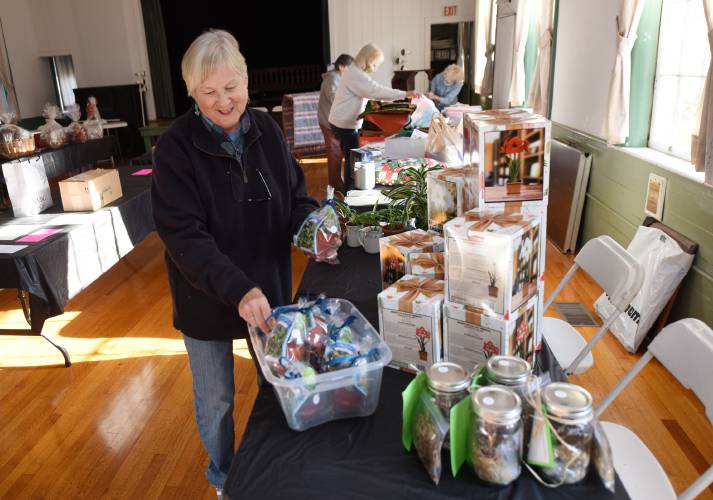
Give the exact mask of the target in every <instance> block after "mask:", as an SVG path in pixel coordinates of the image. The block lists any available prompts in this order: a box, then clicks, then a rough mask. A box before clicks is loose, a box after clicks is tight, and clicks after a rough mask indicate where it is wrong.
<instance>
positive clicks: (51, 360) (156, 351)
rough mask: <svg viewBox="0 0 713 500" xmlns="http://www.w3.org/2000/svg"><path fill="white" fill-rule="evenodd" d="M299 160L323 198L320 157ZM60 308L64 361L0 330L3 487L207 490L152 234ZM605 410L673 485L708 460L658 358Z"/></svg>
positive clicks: (612, 348)
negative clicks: (67, 360)
mask: <svg viewBox="0 0 713 500" xmlns="http://www.w3.org/2000/svg"><path fill="white" fill-rule="evenodd" d="M304 167H305V172H306V174H307V177H308V181H309V184H310V187H311V191H312V193H313V194H314V195H315V196H318V195H319V196H320V199H321V193H320V187H321V186H323V185H324V183H325V182H326V172H325V166H324V162H323V161H316V162H315V161H312V162H304ZM547 259H548V260H547V273H546V277H547V283H546V288H547V293H549V292H550V291H551V290H552V289H553V287H554V284H556V283H557V282H558V281H559V279H560V278H561V276H562V275H563V274H564V272H565V271H566V269H567V268H568V267H569V265H570V262H571V259H570V258H569V257H566V256H563V255H561V254H559V253H558V252H557V251H556V250H555V249H554V248H553V247H549V248H548V255H547ZM294 261H295V269H294V273H293V274H295V276H296V278H299V277H300V276H301V274H302V271H303V270H304V266H305V263H306V261H305V259H304V258H302V257H301V256H299V255H296V256H295V259H294ZM295 281H298V279H296V280H295ZM599 293H600V292H599V290H598V288H597V287H596V285H595V284H594V283H592V282H590V281H588V280H587V279H585V278H584V277H583V276H581V275H577V276H576V277H575V278H574V280H573V282H572V284H571V286H569V287H568V288H567V289H566V290H565V292H564V293H563V295H562V296H561V298H562V300H572V301H582V302H584V303H585V304H586V305H587V306H588V307H590V309H591V304H592V303H593V301H594V300H595V299H596V298H597V296H598V295H599ZM66 311H67V312H66V313H65V314H63V315H62V316H59V317H56V318H53V319H51V320H49V321H48V322H47V324H46V326H45V331H46V333H48V334H49V335H50V336H51V337H53V338H55V339H56V340H58V341H59V342H60V343H61V344H63V345H64V346H65V347H67V348H68V349H69V351H70V353H71V355H72V359H73V361H74V366H73V367H72V368H69V369H66V368H63V367H62V365H61V359H62V358H61V356H60V355H59V353H58V352H57V351H56V350H55V349H54V348H53V347H52V346H50V344H49V343H47V342H46V341H45V340H43V339H41V338H39V337H2V336H0V498H13V499H14V498H22V499H25V498H66V499H75V498H126V499H135V498H171V499H174V498H214V496H215V495H214V492H213V491H212V489H211V488H210V487H209V486H208V484H207V483H206V481H205V480H204V476H203V470H204V468H205V466H206V457H205V455H204V453H203V451H202V449H201V444H200V441H199V439H198V434H197V431H196V427H195V423H194V420H193V401H192V391H191V376H190V371H189V368H188V362H187V358H186V353H185V348H184V345H183V343H182V341H181V338H180V336H179V335H178V333H177V332H176V331H174V330H173V328H172V327H171V303H170V298H169V292H168V286H167V282H166V276H165V272H164V267H163V257H162V246H161V243H160V241H159V240H158V238H156V236H155V235H152V236H150V237H149V238H147V239H146V240H145V241H144V242H143V243H142V244H140V245H139V246H138V247H137V248H136V249H135V250H134V251H132V252H131V253H130V254H129V255H128V256H127V257H126V258H125V259H123V260H122V261H121V262H119V263H118V264H117V265H115V266H114V267H113V268H112V269H111V270H110V271H108V272H107V273H106V274H104V275H103V276H102V277H101V278H100V279H99V280H97V281H96V282H95V283H94V284H93V285H92V286H91V287H90V288H89V289H87V290H85V291H84V292H82V293H81V294H80V295H79V296H78V297H76V298H75V299H73V300H72V301H70V303H69V304H68V305H67V308H66ZM548 314H554V313H553V312H549V313H548ZM25 326H26V325H25V323H24V319H23V316H22V312H21V310H20V309H19V306H18V303H17V301H16V299H15V292H14V291H11V290H4V291H0V328H3V329H8V328H25ZM582 330H583V332H584V333H585V334H591V333H593V329H582ZM235 355H236V374H235V381H236V388H237V395H236V428H237V429H236V434H237V436H238V440H239V439H240V436H241V435H242V433H243V431H244V428H245V424H246V421H247V417H248V415H249V413H250V409H251V406H252V402H253V400H254V398H255V394H256V388H255V381H254V379H255V373H254V369H253V365H252V363H251V361H250V360H249V357H248V352H247V349H246V346H245V344H244V343H243V342H236V344H235ZM636 359H637V358H636V357H635V356H632V355H629V354H627V353H626V352H625V351H624V350H623V349H622V348H621V347H620V346H619V344H618V343H617V341H616V340H615V339H614V338H613V337H611V336H607V337H606V338H605V339H604V340H603V341H602V342H601V343H600V344H599V345H598V346H597V348H596V349H595V366H594V368H593V369H591V370H590V371H589V372H587V373H586V374H585V375H583V376H579V377H575V378H574V382H577V383H580V384H582V385H584V386H585V387H586V388H588V389H589V390H590V391H591V392H592V394H593V396H594V398H595V400H597V401H598V400H600V399H601V398H602V396H603V395H604V394H606V393H607V392H608V391H609V390H610V389H611V388H612V387H613V386H614V385H615V383H616V381H617V379H618V378H619V377H620V376H621V375H622V374H623V373H624V371H625V370H627V369H628V368H629V367H630V366H631V365H632V364H633V363H634V362H635V361H636ZM604 417H605V420H611V421H614V422H619V423H622V424H624V425H626V426H627V427H629V428H631V429H633V430H634V431H636V433H637V434H638V435H639V436H640V437H641V439H642V440H643V441H644V442H645V443H646V444H647V445H648V446H649V447H650V448H651V449H652V451H653V452H654V453H655V454H656V456H657V457H658V458H659V460H660V461H661V463H662V465H663V466H664V468H665V470H666V472H667V473H668V474H669V477H670V478H671V480H672V482H673V484H674V487H675V489H676V491H679V492H680V491H682V489H683V488H684V487H685V486H686V485H687V484H688V483H690V482H691V481H692V480H693V478H695V477H696V476H697V475H698V474H700V473H701V472H702V471H703V470H704V469H705V468H706V467H707V466H708V464H711V463H713V428H711V425H710V423H709V422H708V420H707V419H706V418H705V416H704V413H703V408H702V406H701V405H700V404H699V403H698V401H697V400H696V399H695V397H694V396H693V395H692V394H691V393H690V392H689V391H687V390H685V389H683V388H682V387H681V386H680V385H679V384H678V383H677V382H675V380H673V379H672V377H671V376H670V375H668V373H667V372H666V371H665V370H664V369H663V368H662V367H661V366H660V365H659V364H658V363H657V362H654V363H653V364H652V366H649V367H648V368H647V369H646V370H645V371H644V373H643V376H640V377H639V378H638V379H637V380H636V381H635V382H634V383H633V384H632V385H631V386H630V388H629V389H628V390H627V391H626V392H624V394H623V395H622V396H621V397H620V398H619V399H618V400H617V402H616V403H615V404H614V405H613V406H612V407H611V408H610V409H609V410H608V411H607V412H606V413H605V415H604ZM642 480H645V478H642ZM701 498H708V499H713V493H711V490H708V491H706V493H705V495H704V496H703V497H701Z"/></svg>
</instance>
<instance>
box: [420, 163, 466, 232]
mask: <svg viewBox="0 0 713 500" xmlns="http://www.w3.org/2000/svg"><path fill="white" fill-rule="evenodd" d="M426 182H427V189H426V196H427V203H428V228H429V229H431V230H433V231H438V232H441V231H443V224H445V223H446V222H448V221H449V220H451V219H453V218H454V217H458V216H460V215H463V213H465V212H467V211H468V210H470V209H472V208H477V207H478V182H479V181H478V169H476V168H472V167H463V168H446V169H444V170H435V171H433V172H429V173H428V176H427V177H426Z"/></svg>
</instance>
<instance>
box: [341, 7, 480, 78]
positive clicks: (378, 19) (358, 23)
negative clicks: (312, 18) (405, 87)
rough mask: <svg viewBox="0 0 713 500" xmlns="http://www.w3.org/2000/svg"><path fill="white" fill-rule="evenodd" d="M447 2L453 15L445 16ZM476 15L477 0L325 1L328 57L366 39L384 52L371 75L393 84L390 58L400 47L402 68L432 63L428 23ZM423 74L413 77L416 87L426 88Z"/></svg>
mask: <svg viewBox="0 0 713 500" xmlns="http://www.w3.org/2000/svg"><path fill="white" fill-rule="evenodd" d="M447 5H456V6H457V14H458V15H457V16H448V17H444V16H443V8H444V7H445V6H447ZM474 20H475V0H329V37H330V49H331V60H332V61H334V60H335V59H336V58H337V56H339V54H342V53H348V54H351V55H352V56H354V55H356V53H357V52H359V49H360V48H361V47H362V46H364V45H366V44H367V43H375V44H376V45H378V46H379V47H380V48H381V50H383V51H384V63H383V64H382V65H381V66H380V67H379V69H378V70H377V71H376V72H375V73H374V78H375V79H376V80H377V81H378V82H380V83H382V84H384V85H391V77H392V75H393V72H394V70H395V69H397V67H396V65H395V64H394V60H395V59H396V57H397V56H398V53H399V51H400V50H401V49H406V50H407V51H409V52H410V54H408V55H407V56H406V66H405V69H426V68H428V67H430V50H429V49H430V25H431V24H438V23H456V22H461V21H474ZM425 80H426V78H425V75H423V74H420V75H419V76H418V77H417V80H416V83H417V86H416V88H417V90H421V91H423V90H425Z"/></svg>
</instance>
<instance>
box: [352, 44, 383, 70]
mask: <svg viewBox="0 0 713 500" xmlns="http://www.w3.org/2000/svg"><path fill="white" fill-rule="evenodd" d="M382 62H384V53H383V52H382V51H381V49H380V48H379V47H377V46H376V45H374V44H371V43H367V44H366V45H364V46H363V47H362V48H361V50H359V53H358V54H357V55H356V57H355V58H354V64H356V65H357V67H359V68H360V69H361V70H362V71H365V72H367V73H372V72H374V71H376V68H378V67H379V65H380V64H381V63H382Z"/></svg>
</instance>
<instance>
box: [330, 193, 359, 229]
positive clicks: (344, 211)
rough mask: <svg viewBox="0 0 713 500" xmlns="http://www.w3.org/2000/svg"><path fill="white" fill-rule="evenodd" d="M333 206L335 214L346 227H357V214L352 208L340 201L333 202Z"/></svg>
mask: <svg viewBox="0 0 713 500" xmlns="http://www.w3.org/2000/svg"><path fill="white" fill-rule="evenodd" d="M334 206H335V207H336V209H337V214H338V215H339V217H340V218H341V219H343V220H344V222H345V223H346V224H347V225H348V226H358V225H359V222H357V219H358V216H359V213H358V212H357V211H356V210H354V209H353V208H352V207H350V206H349V205H347V204H346V203H344V202H343V201H342V200H337V199H335V200H334Z"/></svg>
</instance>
